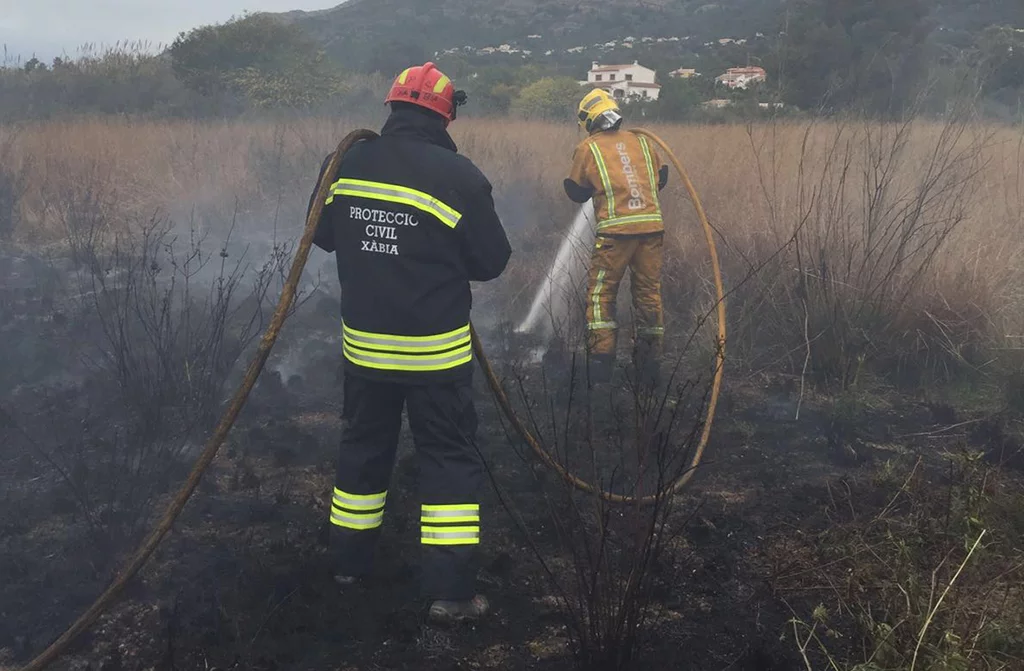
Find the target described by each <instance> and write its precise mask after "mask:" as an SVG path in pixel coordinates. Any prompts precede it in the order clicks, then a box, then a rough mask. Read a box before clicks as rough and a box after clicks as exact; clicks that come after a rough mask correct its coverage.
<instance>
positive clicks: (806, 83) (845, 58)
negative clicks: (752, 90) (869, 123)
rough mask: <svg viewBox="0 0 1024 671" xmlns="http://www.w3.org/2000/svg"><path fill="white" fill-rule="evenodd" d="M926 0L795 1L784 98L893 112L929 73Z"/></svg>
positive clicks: (787, 26)
mask: <svg viewBox="0 0 1024 671" xmlns="http://www.w3.org/2000/svg"><path fill="white" fill-rule="evenodd" d="M930 7H931V3H930V2H928V0H797V2H795V3H794V5H793V8H792V11H791V12H788V13H787V15H786V17H785V19H784V26H783V30H784V32H785V33H786V35H785V37H784V40H783V44H782V47H781V51H780V63H779V64H778V65H779V74H780V77H781V78H782V80H783V85H784V87H785V97H786V98H787V102H789V103H792V104H795V105H797V106H799V107H802V108H804V109H822V110H825V111H831V110H837V109H849V108H862V109H864V110H865V111H867V112H870V113H873V114H876V115H898V114H900V113H901V112H902V110H904V109H905V108H907V106H909V105H910V104H912V102H913V101H914V99H915V97H916V95H917V93H918V91H919V89H920V86H921V85H922V84H923V82H924V79H925V75H926V72H927V47H928V42H927V40H928V36H929V35H930V34H931V32H932V29H933V24H932V22H931V21H930V20H929V12H930Z"/></svg>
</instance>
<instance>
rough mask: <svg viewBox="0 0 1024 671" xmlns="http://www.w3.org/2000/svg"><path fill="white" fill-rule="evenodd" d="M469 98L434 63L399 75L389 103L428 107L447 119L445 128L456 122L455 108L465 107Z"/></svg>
mask: <svg viewBox="0 0 1024 671" xmlns="http://www.w3.org/2000/svg"><path fill="white" fill-rule="evenodd" d="M465 100H466V94H465V93H464V92H462V91H456V90H455V85H454V84H452V80H451V79H449V78H448V76H447V75H445V74H444V73H443V72H441V71H440V70H438V69H437V67H435V66H434V64H433V63H424V64H423V65H418V66H416V67H412V68H406V69H405V70H404V71H403V72H402V74H400V75H398V77H397V78H396V79H395V83H394V84H392V85H391V91H389V92H388V97H387V98H386V99H385V100H384V102H385V103H391V102H403V103H411V104H413V105H419V106H420V107H425V108H427V109H428V110H431V111H434V112H437V113H438V114H440V115H441V116H443V117H444V119H445V125H447V124H448V122H450V121H454V120H455V108H456V107H458V106H459V105H461V104H463V103H464V102H465Z"/></svg>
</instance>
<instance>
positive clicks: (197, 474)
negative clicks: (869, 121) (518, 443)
mask: <svg viewBox="0 0 1024 671" xmlns="http://www.w3.org/2000/svg"><path fill="white" fill-rule="evenodd" d="M634 132H636V133H638V134H640V135H643V136H645V137H648V138H650V139H651V140H652V141H653V142H654V143H655V144H657V145H658V146H659V147H661V148H662V150H664V152H665V153H666V155H668V156H669V157H670V159H671V160H672V164H673V166H674V167H675V169H676V171H677V172H678V173H679V176H680V178H681V179H682V181H683V184H684V186H685V187H686V190H687V191H688V192H689V195H690V199H691V200H692V202H693V204H694V207H695V208H696V211H697V216H698V218H699V219H700V221H701V224H702V225H703V227H704V232H705V235H706V238H707V243H708V248H709V250H710V254H711V264H712V269H713V272H714V279H715V287H716V292H717V300H718V302H717V313H718V343H717V347H716V354H715V359H716V360H715V373H714V379H713V383H712V389H711V395H710V398H709V401H708V405H707V415H706V418H705V420H704V427H703V431H702V433H701V436H700V440H699V441H698V444H697V447H696V449H695V450H694V454H693V456H692V457H691V460H690V464H689V467H688V468H687V469H686V470H685V472H684V473H683V474H682V475H681V476H680V477H679V478H677V479H676V480H675V481H674V482H672V483H670V484H669V485H668V486H667V487H666V488H665V489H664V490H663V491H662V492H659V493H657V494H653V495H650V496H647V497H629V496H624V495H621V494H613V493H611V492H606V491H604V490H602V489H600V488H599V487H597V486H595V485H594V484H592V483H589V482H586V481H585V480H583V479H581V478H579V477H577V476H576V475H574V474H573V473H571V472H570V471H568V470H567V469H566V468H565V467H564V466H562V465H561V464H559V463H558V461H557V460H556V459H555V458H554V457H553V456H552V455H551V454H550V453H549V452H548V451H547V450H545V449H544V447H543V446H542V445H541V444H540V442H539V441H538V440H537V439H536V438H535V437H534V436H533V434H532V433H531V432H530V430H529V429H528V428H527V427H526V425H525V424H524V423H523V421H522V420H521V419H520V418H519V416H518V415H517V414H516V412H515V409H514V408H513V406H512V403H511V401H510V400H509V398H508V395H507V394H506V393H505V390H504V388H503V387H502V384H501V380H500V379H499V378H498V376H497V374H496V373H495V371H494V368H493V367H492V366H491V363H490V361H489V360H488V358H487V355H486V352H485V351H484V348H483V345H482V343H481V342H480V338H479V337H478V336H477V333H476V331H475V329H473V328H472V325H470V328H471V332H472V341H473V351H474V353H475V355H476V357H477V360H478V361H479V363H480V366H481V368H482V369H483V372H484V376H485V378H486V379H487V383H488V385H489V386H490V388H491V391H492V392H493V393H494V395H495V398H496V399H497V401H498V404H499V406H500V407H501V409H502V412H503V413H504V414H505V416H506V417H507V418H508V420H509V421H510V422H511V423H512V426H513V427H514V428H515V429H516V432H517V433H518V434H519V435H520V437H521V438H522V439H523V440H524V441H525V442H526V443H527V444H528V445H529V447H530V449H531V450H532V451H533V452H534V454H535V455H536V456H537V457H538V458H539V459H540V460H541V461H542V462H543V463H544V464H545V465H547V466H548V467H550V468H551V469H553V470H554V471H555V472H556V473H557V474H558V475H559V476H560V477H561V478H563V479H564V480H565V481H566V482H567V483H568V484H570V485H572V486H573V487H576V488H578V489H580V490H582V491H585V492H588V493H591V494H594V495H597V496H600V497H601V498H603V499H605V500H607V501H610V502H615V503H629V502H632V503H638V504H641V505H643V504H647V503H652V502H654V501H656V500H658V499H659V498H660V497H664V496H670V495H672V494H674V493H675V492H678V491H679V490H680V489H682V488H683V487H684V486H685V485H686V483H687V482H689V480H690V479H691V478H692V477H693V474H694V472H695V469H696V467H697V466H698V465H699V464H700V461H701V458H702V457H703V454H704V450H705V448H706V447H707V442H708V438H709V436H710V434H711V424H712V421H713V419H714V414H715V407H716V405H717V402H718V394H719V391H720V389H721V382H722V372H723V364H724V360H725V294H724V288H723V284H722V278H721V270H720V267H719V263H718V254H717V250H716V248H715V242H714V237H713V230H712V228H711V225H710V223H709V222H708V219H707V216H706V214H705V213H704V208H703V206H702V205H701V202H700V198H699V197H698V195H697V191H696V189H695V188H694V186H693V183H692V182H691V181H690V178H689V175H688V174H687V172H686V169H685V168H684V167H683V165H682V163H680V162H679V159H678V158H676V156H675V154H673V153H672V150H671V149H669V147H668V145H666V144H665V143H664V142H663V141H662V140H661V139H660V138H659V137H657V136H656V135H654V134H653V133H651V132H650V131H646V130H636V131H634ZM375 137H377V134H376V133H374V132H373V131H370V130H365V129H360V130H355V131H352V132H351V133H349V134H348V135H346V136H345V138H344V139H342V141H341V142H340V143H339V144H338V147H337V149H336V150H335V152H334V153H333V154H332V155H331V157H330V160H329V161H328V164H327V168H326V169H325V170H324V173H323V175H322V176H321V179H320V182H319V184H318V185H317V191H316V197H315V198H314V200H313V205H312V207H311V208H310V212H309V216H308V217H307V219H306V226H305V230H304V231H303V234H302V237H301V238H300V241H299V245H298V248H297V250H296V252H295V257H294V259H293V260H292V266H291V270H290V271H289V273H288V278H287V280H286V281H285V284H284V287H283V288H282V290H281V296H280V298H279V299H278V302H277V307H276V308H275V310H274V314H273V316H272V317H271V319H270V323H269V324H268V326H267V330H266V331H265V332H264V334H263V337H262V338H261V339H260V342H259V345H258V346H257V348H256V352H255V354H254V355H253V358H252V361H250V363H249V366H248V368H247V369H246V373H245V377H244V378H243V379H242V382H241V384H240V385H239V387H238V389H237V390H236V391H235V394H234V395H233V396H232V398H231V401H230V403H229V404H228V406H227V408H226V410H225V411H224V414H223V415H222V417H221V419H220V421H219V422H218V423H217V425H216V427H215V428H214V430H213V433H212V434H211V435H210V437H209V439H208V440H207V441H206V444H205V445H204V446H203V450H202V452H201V453H200V454H199V457H198V458H197V459H196V462H195V464H194V465H193V467H192V470H191V472H190V473H189V475H188V478H187V479H186V480H185V483H184V484H183V485H182V486H181V489H180V490H179V491H178V493H177V494H176V495H175V497H174V499H173V500H172V501H171V503H170V505H169V506H168V507H167V509H166V510H165V511H164V514H163V515H162V516H161V517H160V519H159V520H158V522H157V524H156V525H155V526H154V527H153V529H152V531H151V532H150V533H149V535H148V536H147V537H146V538H145V539H144V540H143V542H142V544H141V545H140V546H139V547H138V548H137V549H136V550H135V552H134V553H133V554H132V555H131V557H130V558H129V560H128V562H127V564H125V566H124V568H122V570H121V571H120V572H119V573H118V575H117V577H116V578H115V579H114V581H113V582H112V583H111V584H110V586H109V587H107V589H106V590H105V591H104V592H103V593H102V594H101V595H100V596H99V597H98V598H97V599H96V601H94V602H93V604H92V605H91V606H89V608H88V609H87V610H86V611H85V612H84V613H82V615H80V616H79V617H78V619H77V620H75V622H74V623H73V624H72V625H71V626H70V627H69V628H68V629H67V630H66V631H65V632H64V633H63V634H62V635H61V636H60V637H59V638H58V639H57V640H56V641H54V642H53V643H52V644H51V645H50V646H49V647H48V648H47V649H46V650H44V651H43V652H42V653H40V654H39V655H38V656H37V657H36V658H35V659H33V660H32V661H30V662H29V663H28V664H27V665H25V666H24V667H22V669H21V671H40V670H41V669H45V668H46V667H47V666H49V665H50V664H52V663H53V662H54V661H56V660H57V658H58V657H60V656H61V655H62V654H64V653H65V652H66V651H67V649H68V648H69V647H70V646H71V644H72V643H73V642H74V641H75V639H76V638H78V636H80V635H81V634H83V633H84V632H85V631H86V630H87V629H88V628H89V627H91V626H92V625H93V624H94V623H95V622H96V620H98V619H99V617H100V616H101V615H102V614H103V613H104V612H105V611H106V610H107V608H108V607H109V606H110V605H111V604H112V603H113V602H114V600H115V599H117V597H118V596H119V595H120V594H121V592H122V591H123V590H124V588H125V586H127V584H128V583H129V582H130V581H131V580H132V579H133V578H134V577H135V576H136V575H137V574H138V573H139V571H140V570H142V567H143V566H144V565H145V564H146V562H147V561H148V560H149V558H150V557H151V556H152V555H153V553H154V552H155V551H156V549H157V547H158V546H159V545H160V542H161V541H162V540H163V539H164V537H165V536H166V535H167V533H168V532H169V531H170V530H171V527H172V526H173V525H174V522H175V521H176V520H177V519H178V516H179V515H180V514H181V511H182V510H184V508H185V505H186V504H187V503H188V500H189V498H191V496H192V494H193V493H194V492H195V490H196V488H197V487H198V486H199V482H200V480H201V479H202V476H203V474H204V473H205V472H206V469H207V468H209V466H210V464H211V463H212V462H213V460H214V458H215V457H216V456H217V452H218V451H219V450H220V447H221V445H223V444H224V441H225V440H226V439H227V436H228V434H229V433H230V431H231V428H232V427H233V426H234V424H235V421H236V420H237V419H238V415H239V414H240V413H241V411H242V408H243V407H244V406H245V403H246V401H247V400H248V398H249V394H250V392H251V391H252V388H253V386H255V384H256V380H257V379H258V378H259V376H260V373H261V372H262V371H263V367H264V365H265V364H266V362H267V359H268V357H269V356H270V351H271V350H272V349H273V347H274V343H275V342H276V341H277V337H278V335H279V334H280V332H281V327H282V326H283V325H284V322H285V320H286V319H287V318H288V316H289V313H290V311H291V309H292V306H293V305H294V303H295V298H296V295H297V292H298V285H299V281H300V280H301V278H302V273H303V271H304V269H305V267H306V261H307V259H308V258H309V251H310V248H311V246H312V243H313V236H314V234H315V233H316V227H317V223H318V222H319V221H320V217H321V215H322V213H323V208H324V204H325V202H326V200H327V195H328V191H329V190H330V187H331V183H332V181H333V179H334V175H336V174H337V172H338V167H339V165H340V164H341V159H342V157H343V156H344V155H345V153H346V152H347V151H348V150H349V149H350V148H351V147H352V146H353V145H354V144H355V143H357V142H360V141H362V140H369V139H373V138H375Z"/></svg>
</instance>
